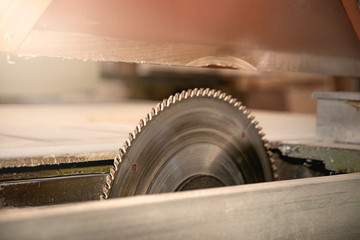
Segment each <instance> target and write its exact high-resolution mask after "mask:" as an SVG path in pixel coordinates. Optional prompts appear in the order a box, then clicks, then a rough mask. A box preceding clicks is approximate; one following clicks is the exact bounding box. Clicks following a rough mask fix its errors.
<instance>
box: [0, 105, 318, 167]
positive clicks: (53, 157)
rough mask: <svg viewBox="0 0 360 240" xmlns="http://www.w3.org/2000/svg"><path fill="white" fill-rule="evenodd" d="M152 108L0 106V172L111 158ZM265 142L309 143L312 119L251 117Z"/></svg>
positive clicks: (273, 114)
mask: <svg viewBox="0 0 360 240" xmlns="http://www.w3.org/2000/svg"><path fill="white" fill-rule="evenodd" d="M156 104H157V102H125V103H118V104H82V105H81V104H80V105H79V104H75V105H1V106H0V116H1V118H0V167H15V166H37V165H43V164H59V163H71V162H81V161H96V160H106V159H112V158H114V156H115V154H116V152H117V150H118V148H119V147H122V145H123V142H124V141H125V140H126V139H127V137H128V134H129V132H130V131H132V130H134V129H135V126H136V125H137V124H138V122H139V120H140V119H141V118H144V117H145V115H146V114H147V113H148V112H149V111H150V110H151V108H152V107H155V106H156ZM253 114H254V115H255V117H256V120H258V121H259V122H260V126H262V127H263V130H264V132H265V133H266V134H267V138H268V139H269V140H270V141H280V140H282V141H283V140H289V141H300V140H303V139H309V138H310V139H314V138H315V116H314V115H306V114H289V113H280V112H264V111H255V112H254V113H253Z"/></svg>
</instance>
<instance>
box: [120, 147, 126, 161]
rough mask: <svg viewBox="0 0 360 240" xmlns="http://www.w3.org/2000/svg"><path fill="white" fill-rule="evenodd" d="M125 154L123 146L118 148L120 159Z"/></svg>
mask: <svg viewBox="0 0 360 240" xmlns="http://www.w3.org/2000/svg"><path fill="white" fill-rule="evenodd" d="M125 154H126V151H125V149H124V148H119V156H120V159H123V157H124V155H125Z"/></svg>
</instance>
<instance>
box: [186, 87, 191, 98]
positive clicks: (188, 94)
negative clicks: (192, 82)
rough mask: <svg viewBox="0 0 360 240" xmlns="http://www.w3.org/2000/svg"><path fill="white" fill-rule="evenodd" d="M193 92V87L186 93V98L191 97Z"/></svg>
mask: <svg viewBox="0 0 360 240" xmlns="http://www.w3.org/2000/svg"><path fill="white" fill-rule="evenodd" d="M192 92H193V90H192V89H189V90H187V92H186V95H185V98H189V97H191V93H192Z"/></svg>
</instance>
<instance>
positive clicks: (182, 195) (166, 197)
mask: <svg viewBox="0 0 360 240" xmlns="http://www.w3.org/2000/svg"><path fill="white" fill-rule="evenodd" d="M359 184H360V173H354V174H346V175H337V176H327V177H318V178H308V179H299V180H290V181H281V182H270V183H261V184H248V185H240V186H234V187H225V188H216V189H207V190H196V191H188V192H179V193H170V194H161V195H151V196H139V197H129V198H124V199H114V200H108V201H103V202H89V203H83V204H73V205H65V206H56V207H45V208H32V209H9V210H2V211H0V232H1V235H2V236H1V238H2V239H24V238H26V239H66V238H71V239H105V238H107V239H114V238H116V239H118V238H120V239H190V238H191V239H224V238H225V239H270V240H271V239H326V240H327V239H359V236H360V192H359V191H358V190H359Z"/></svg>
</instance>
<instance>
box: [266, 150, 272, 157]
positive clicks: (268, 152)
mask: <svg viewBox="0 0 360 240" xmlns="http://www.w3.org/2000/svg"><path fill="white" fill-rule="evenodd" d="M266 152H267V154H268V155H269V157H272V156H273V155H274V153H273V152H272V151H270V150H268V151H266Z"/></svg>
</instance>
